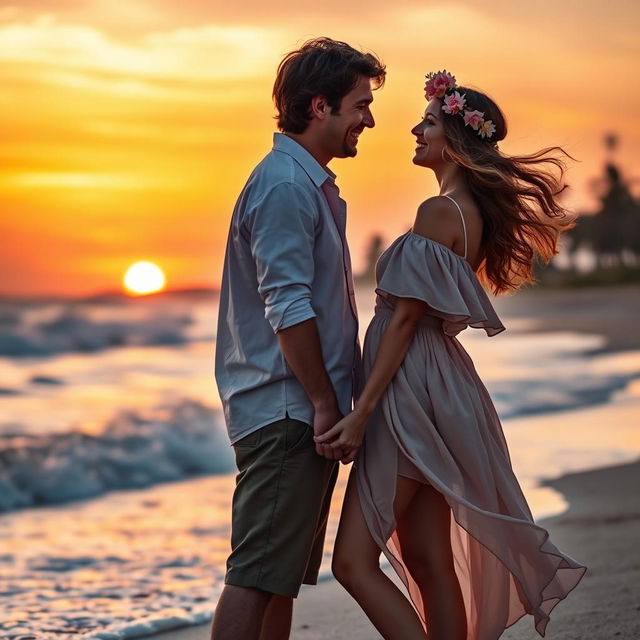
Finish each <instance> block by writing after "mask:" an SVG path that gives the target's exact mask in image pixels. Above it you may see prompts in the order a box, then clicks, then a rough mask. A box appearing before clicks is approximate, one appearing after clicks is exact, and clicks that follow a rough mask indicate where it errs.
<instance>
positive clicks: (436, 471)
mask: <svg viewBox="0 0 640 640" xmlns="http://www.w3.org/2000/svg"><path fill="white" fill-rule="evenodd" d="M384 79H385V67H384V65H383V64H382V63H381V62H380V61H379V60H378V59H377V58H376V57H375V56H374V55H372V54H370V53H362V52H360V51H358V50H356V49H354V48H352V47H351V46H349V45H348V44H346V43H343V42H337V41H334V40H331V39H329V38H318V39H314V40H311V41H309V42H307V43H305V44H304V45H303V46H302V47H301V48H300V49H298V50H296V51H293V52H291V53H289V54H288V55H287V56H286V57H285V58H284V59H283V61H282V62H281V64H280V66H279V68H278V72H277V77H276V81H275V85H274V90H273V97H274V101H275V105H276V108H277V118H278V128H279V129H280V131H281V133H276V134H275V138H274V145H273V149H272V151H271V152H270V153H269V154H268V155H267V156H266V157H265V158H264V159H263V160H262V161H261V162H260V163H259V164H258V166H257V167H256V168H255V169H254V171H253V173H252V174H251V176H250V177H249V179H248V181H247V183H246V185H245V187H244V189H243V190H242V192H241V194H240V197H239V198H238V201H237V204H236V207H235V209H234V212H233V216H232V219H231V227H230V230H229V237H228V242H227V249H226V256H225V263H224V274H223V280H222V287H221V294H220V308H219V320H218V333H217V347H216V379H217V383H218V388H219V391H220V396H221V399H222V403H223V407H224V413H225V419H226V423H227V427H228V431H229V436H230V439H231V444H232V445H233V448H234V451H235V456H236V462H237V466H238V470H239V473H238V476H237V480H236V489H235V492H234V496H233V507H232V534H231V547H232V552H231V555H230V556H229V559H228V562H227V573H226V577H225V587H224V589H223V592H222V594H221V597H220V600H219V602H218V606H217V609H216V612H215V616H214V620H213V626H212V634H211V637H212V639H213V640H230V639H233V640H254V639H255V640H257V639H261V640H282V639H285V638H288V637H289V634H290V627H291V613H292V603H293V598H295V597H296V596H297V595H298V591H299V589H300V585H301V584H303V583H306V584H315V583H316V581H317V576H318V570H319V567H320V563H321V560H322V553H323V544H324V538H325V531H326V525H327V518H328V511H329V505H330V502H331V495H332V491H333V488H334V484H335V481H336V476H337V473H338V464H339V462H342V463H345V464H346V463H350V462H353V463H354V464H353V467H352V469H351V473H350V477H349V482H348V485H347V489H346V494H345V498H344V505H343V508H342V515H341V518H340V525H339V528H338V533H337V537H336V543H335V549H334V553H333V563H332V569H333V572H334V575H335V576H336V578H337V579H338V581H339V582H340V583H341V584H342V585H343V586H344V587H345V588H346V589H347V591H348V592H349V593H350V594H351V595H352V596H353V597H354V598H355V600H356V601H357V602H358V604H359V605H360V606H361V607H362V609H363V610H364V612H365V613H366V615H367V616H368V617H369V619H370V620H371V622H372V624H373V625H374V626H375V627H376V629H377V630H378V631H379V633H380V635H381V636H382V637H384V638H387V639H393V640H418V639H425V638H428V639H429V640H495V639H497V638H498V637H499V636H500V635H501V634H502V632H503V631H504V629H505V628H507V627H508V626H510V625H512V624H513V623H514V622H516V621H517V620H518V619H519V618H521V617H522V616H523V615H525V614H531V615H532V616H533V621H534V625H535V629H536V630H537V631H538V632H539V633H540V634H541V635H544V631H545V627H546V625H547V622H548V621H549V614H550V612H551V610H552V609H553V607H554V606H555V605H556V604H557V603H558V602H559V601H560V600H562V599H563V598H564V597H566V595H567V594H568V593H569V592H570V591H571V590H572V589H573V588H574V587H575V586H576V584H577V583H578V582H579V581H580V579H581V578H582V576H583V574H584V572H585V570H586V569H585V568H584V567H583V566H582V565H580V564H579V563H577V562H576V561H574V560H573V559H572V558H570V557H568V556H566V555H564V554H562V553H561V552H560V551H559V550H558V549H557V548H556V547H555V546H554V545H553V544H552V543H551V542H550V540H549V537H548V534H547V532H546V531H545V530H544V529H543V528H541V527H540V526H538V525H536V524H535V523H534V521H533V518H532V515H531V512H530V510H529V507H528V505H527V502H526V499H525V497H524V495H523V493H522V491H521V489H520V486H519V483H518V481H517V479H516V477H515V475H514V473H513V470H512V467H511V462H510V458H509V452H508V449H507V444H506V442H505V438H504V435H503V432H502V427H501V425H500V421H499V419H498V416H497V414H496V411H495V409H494V406H493V403H492V401H491V399H490V397H489V394H488V393H487V390H486V389H485V387H484V385H483V384H482V382H481V381H480V379H479V378H478V375H477V373H476V371H475V369H474V366H473V363H472V361H471V359H470V358H469V356H468V355H467V353H466V352H465V350H464V349H463V348H462V346H461V345H460V343H459V342H458V340H457V339H456V335H457V334H458V333H459V332H460V331H462V330H463V329H465V328H467V327H475V328H481V329H484V330H485V332H486V333H487V334H488V335H489V336H493V335H495V334H497V333H499V332H500V331H503V330H504V327H503V325H502V324H501V322H500V320H499V318H498V317H497V315H496V313H495V311H494V309H493V308H492V305H491V302H490V300H489V298H488V297H487V294H486V293H485V291H484V288H483V285H485V286H487V287H489V288H491V289H492V290H493V291H494V292H495V293H502V292H505V291H508V290H514V289H516V288H517V287H518V286H520V285H521V284H523V283H525V282H528V281H531V280H532V266H533V263H534V261H535V260H536V259H542V260H545V261H546V260H548V259H550V258H551V257H552V256H553V255H554V253H555V252H556V246H557V242H558V238H559V235H560V234H561V233H562V231H563V230H565V229H566V228H568V227H569V226H570V224H571V222H570V219H569V218H568V217H567V215H566V213H565V211H564V209H563V207H562V206H561V205H560V202H559V200H558V196H559V194H560V192H561V191H562V188H563V187H562V173H563V171H562V170H563V164H562V162H561V160H560V159H559V157H558V154H557V153H554V152H558V153H562V150H561V149H559V148H557V147H554V148H551V149H543V150H542V151H539V152H537V153H535V154H532V155H529V156H520V157H514V156H507V155H505V154H503V153H501V152H500V151H499V149H498V146H497V142H498V141H500V140H502V139H504V137H505V136H506V133H507V128H506V121H505V118H504V116H503V114H502V112H501V110H500V109H499V107H498V106H497V105H496V104H495V103H494V102H493V101H492V100H491V99H490V98H489V97H488V96H487V95H485V94H484V93H481V92H479V91H477V90H474V89H471V88H468V87H464V86H458V85H457V84H456V80H455V78H454V77H453V76H452V75H451V74H450V73H447V72H446V71H442V72H437V73H430V74H428V76H427V84H426V87H425V92H426V98H427V108H426V111H425V112H424V115H423V117H422V119H421V121H420V122H419V123H418V124H416V125H415V126H414V127H413V129H412V130H411V133H412V134H413V135H414V136H415V138H416V149H415V155H414V157H413V162H414V164H416V165H419V166H421V167H425V168H426V169H429V170H431V171H433V172H434V173H435V176H436V178H437V180H438V184H439V187H440V193H439V195H436V196H434V197H430V198H428V199H426V200H425V201H424V202H423V203H422V204H421V205H420V206H419V207H418V210H417V213H416V215H415V221H414V223H413V227H412V229H411V230H410V231H408V232H407V233H405V234H403V235H401V236H400V237H399V238H397V239H396V240H395V241H394V242H393V243H392V244H391V246H390V247H389V248H388V249H387V250H386V251H385V252H384V253H383V254H382V256H381V257H380V259H379V260H378V263H377V265H376V295H377V297H376V307H375V315H374V317H373V319H372V321H371V324H370V325H369V327H368V329H367V333H366V338H365V342H364V348H363V352H362V356H361V352H360V346H359V343H358V320H357V310H356V304H355V297H354V289H353V280H352V274H351V263H350V258H349V248H348V245H347V239H346V236H345V226H346V204H345V202H344V200H342V199H341V198H340V195H339V190H338V187H337V186H336V183H335V177H336V176H335V174H334V173H333V172H332V171H331V170H330V169H329V168H328V166H327V165H328V164H329V162H330V161H331V160H332V159H333V158H346V157H354V156H356V154H357V147H358V139H359V136H360V135H361V134H362V133H363V132H364V131H365V129H369V128H372V127H373V126H374V125H375V121H374V118H373V115H372V112H371V103H372V102H373V90H375V89H377V88H379V87H381V86H382V85H383V84H384ZM556 169H557V170H559V173H560V176H559V177H557V176H556V172H555V170H556ZM393 214H394V212H390V215H393ZM395 214H397V215H399V216H402V218H404V217H405V216H406V215H407V214H406V212H395ZM381 553H384V554H385V556H386V557H387V558H388V560H389V562H390V563H391V565H392V566H393V568H394V570H395V571H396V572H397V574H398V576H399V577H400V579H401V580H402V582H403V583H404V585H405V587H406V590H407V593H408V595H409V597H408V598H407V597H406V596H405V595H404V593H403V592H402V591H401V590H400V589H398V588H397V587H396V585H395V584H394V583H393V582H392V581H391V580H390V579H389V578H388V577H387V575H386V574H385V573H384V572H383V571H382V570H381V568H380V564H379V561H380V554H381Z"/></svg>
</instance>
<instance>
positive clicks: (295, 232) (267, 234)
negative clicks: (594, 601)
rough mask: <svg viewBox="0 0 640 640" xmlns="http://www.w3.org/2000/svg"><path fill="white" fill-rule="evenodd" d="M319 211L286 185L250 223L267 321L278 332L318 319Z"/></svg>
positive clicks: (260, 205)
mask: <svg viewBox="0 0 640 640" xmlns="http://www.w3.org/2000/svg"><path fill="white" fill-rule="evenodd" d="M316 212H317V207H315V206H314V205H313V203H312V202H311V199H310V197H309V195H307V194H306V193H304V191H303V190H302V189H301V188H300V187H299V186H298V185H296V184H293V183H281V184H277V185H275V186H274V187H273V188H272V189H271V190H270V191H269V192H268V193H267V194H266V196H265V197H264V198H263V199H262V200H261V201H260V203H258V204H257V205H256V206H255V207H253V208H252V209H251V210H250V211H249V212H248V213H247V217H246V219H245V223H246V227H247V229H248V231H249V233H250V239H251V255H252V256H253V259H254V261H255V265H256V275H257V279H258V292H259V293H260V295H261V297H262V299H263V301H264V309H265V311H264V313H265V318H266V319H267V320H268V321H269V324H270V325H271V327H272V328H273V331H274V332H276V333H277V332H278V331H281V330H283V329H286V328H287V327H291V326H293V325H296V324H299V323H300V322H304V321H305V320H309V319H310V318H314V317H315V315H316V314H315V312H314V310H313V307H312V304H311V285H312V282H313V276H314V260H313V249H314V243H315V235H316V223H317V219H316V216H317V213H316Z"/></svg>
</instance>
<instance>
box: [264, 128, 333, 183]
mask: <svg viewBox="0 0 640 640" xmlns="http://www.w3.org/2000/svg"><path fill="white" fill-rule="evenodd" d="M273 148H274V149H275V150H276V151H282V153H286V154H287V155H289V156H291V157H292V158H293V159H294V160H295V161H296V162H297V163H298V164H299V165H300V166H301V167H302V168H303V169H304V170H305V172H306V173H307V175H308V176H309V177H310V178H311V180H312V181H313V183H314V184H315V185H316V187H321V186H322V185H323V184H324V182H325V181H326V180H327V178H330V179H331V181H332V182H333V181H334V180H335V178H336V174H335V173H333V171H331V169H328V168H327V167H323V166H322V165H321V164H320V163H319V162H318V161H317V160H316V159H315V158H314V157H313V156H312V155H311V154H310V153H309V152H308V151H307V150H306V149H305V148H304V147H303V146H302V145H300V144H298V143H297V142H296V141H295V140H294V139H293V138H290V137H289V136H287V135H285V134H284V133H274V134H273Z"/></svg>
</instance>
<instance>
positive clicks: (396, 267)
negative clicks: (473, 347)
mask: <svg viewBox="0 0 640 640" xmlns="http://www.w3.org/2000/svg"><path fill="white" fill-rule="evenodd" d="M453 258H455V259H453ZM376 293H377V294H378V295H379V296H381V298H382V301H381V304H382V305H383V306H385V307H387V308H393V307H394V306H395V303H394V298H398V297H400V298H402V297H404V298H416V299H418V300H422V301H423V302H425V303H426V304H427V305H428V306H429V309H430V310H429V312H428V314H427V315H432V316H436V317H438V318H441V319H442V320H443V330H444V332H445V333H446V334H448V335H456V334H457V333H459V332H460V331H462V330H463V329H465V328H466V327H467V326H471V327H475V328H482V329H484V330H485V331H486V332H487V334H488V335H495V334H496V333H500V332H501V331H504V325H503V324H502V323H501V322H500V319H499V318H498V316H497V314H496V312H495V310H494V308H493V306H492V305H491V302H490V300H489V298H488V296H487V293H486V291H485V290H484V289H483V287H482V285H481V283H480V281H479V280H478V276H477V274H476V272H475V270H474V268H473V267H472V266H471V264H469V261H468V260H467V259H466V258H464V257H463V256H461V255H460V254H458V253H456V252H455V251H453V249H450V248H449V247H447V246H446V245H444V244H442V243H441V242H438V241H437V240H433V239H431V238H427V237H426V236H422V235H419V234H417V233H414V232H413V231H411V230H409V231H407V232H406V233H404V234H402V235H401V236H398V238H396V240H394V242H392V243H391V245H390V246H389V247H388V248H387V249H386V251H384V253H383V254H382V255H381V256H380V258H379V259H378V263H377V264H376ZM385 300H386V302H384V301H385Z"/></svg>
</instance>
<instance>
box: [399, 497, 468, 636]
mask: <svg viewBox="0 0 640 640" xmlns="http://www.w3.org/2000/svg"><path fill="white" fill-rule="evenodd" d="M397 520H398V539H399V541H400V548H401V550H402V559H403V561H404V562H405V564H406V565H407V567H408V569H409V572H410V573H411V577H412V578H413V579H414V580H415V581H416V583H417V585H418V588H419V589H420V593H421V594H422V601H423V602H424V603H425V612H424V613H425V618H426V619H427V630H428V631H429V640H466V637H467V618H466V614H465V608H464V600H463V598H462V591H461V589H460V583H459V582H458V578H457V576H456V572H455V569H454V564H453V554H452V551H451V533H450V526H451V508H450V507H449V505H448V504H447V501H446V500H445V499H444V497H443V496H442V494H441V493H440V492H439V491H437V490H436V489H434V488H433V487H432V486H430V485H422V486H421V488H420V489H419V490H418V491H417V492H416V494H415V495H414V496H413V498H412V500H411V502H410V503H409V505H408V507H407V508H406V510H405V512H404V514H403V515H402V516H401V518H398V519H397Z"/></svg>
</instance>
